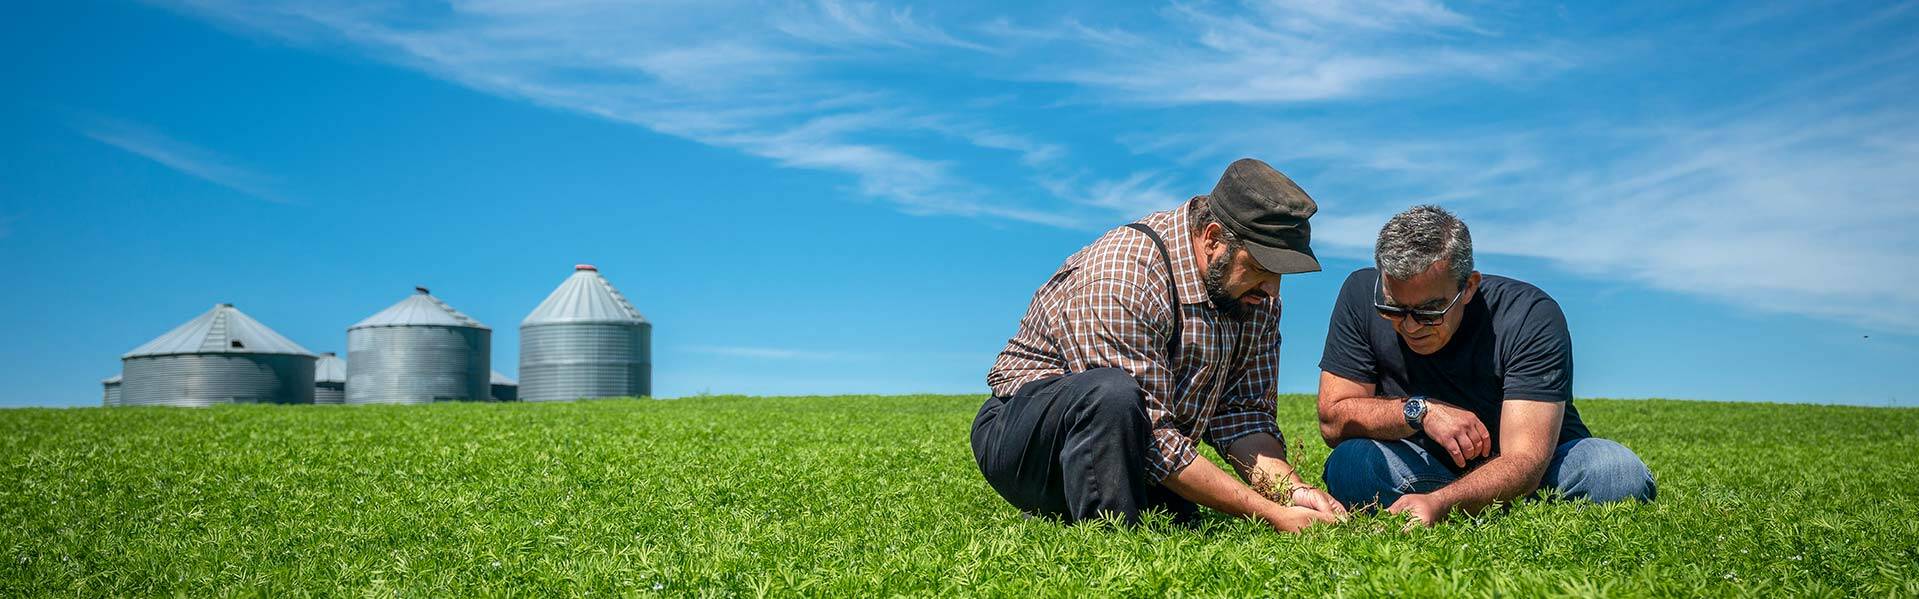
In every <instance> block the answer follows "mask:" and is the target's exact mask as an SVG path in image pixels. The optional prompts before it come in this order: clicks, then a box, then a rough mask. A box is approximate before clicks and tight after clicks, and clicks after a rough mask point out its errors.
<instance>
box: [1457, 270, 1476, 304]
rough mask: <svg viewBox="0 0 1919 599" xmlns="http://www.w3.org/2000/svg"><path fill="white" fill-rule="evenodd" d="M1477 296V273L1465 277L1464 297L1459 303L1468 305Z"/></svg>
mask: <svg viewBox="0 0 1919 599" xmlns="http://www.w3.org/2000/svg"><path fill="white" fill-rule="evenodd" d="M1478 295H1479V271H1477V270H1475V271H1473V274H1470V275H1466V297H1465V299H1463V300H1462V301H1461V302H1460V303H1465V304H1470V303H1472V302H1473V298H1474V297H1477V296H1478Z"/></svg>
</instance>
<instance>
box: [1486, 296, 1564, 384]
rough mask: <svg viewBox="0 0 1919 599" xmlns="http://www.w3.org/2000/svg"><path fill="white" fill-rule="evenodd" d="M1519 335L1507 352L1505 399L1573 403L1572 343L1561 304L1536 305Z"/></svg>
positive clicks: (1546, 300)
mask: <svg viewBox="0 0 1919 599" xmlns="http://www.w3.org/2000/svg"><path fill="white" fill-rule="evenodd" d="M1517 333H1518V334H1516V335H1512V336H1511V337H1510V339H1512V342H1511V343H1512V345H1511V346H1509V347H1507V348H1505V352H1504V353H1505V359H1504V363H1503V364H1502V367H1503V368H1502V370H1503V371H1504V373H1505V374H1504V379H1505V389H1504V391H1505V394H1506V399H1525V400H1532V401H1562V402H1563V401H1570V400H1571V399H1572V398H1573V341H1572V333H1571V332H1570V331H1568V330H1567V328H1566V314H1565V313H1564V312H1562V311H1560V309H1559V303H1558V302H1555V301H1553V300H1552V299H1551V298H1541V299H1540V300H1539V301H1537V302H1534V303H1533V305H1532V309H1531V310H1528V311H1527V313H1526V315H1525V319H1524V320H1523V321H1522V322H1520V324H1519V327H1518V328H1517Z"/></svg>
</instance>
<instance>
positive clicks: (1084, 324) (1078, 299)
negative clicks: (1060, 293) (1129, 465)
mask: <svg viewBox="0 0 1919 599" xmlns="http://www.w3.org/2000/svg"><path fill="white" fill-rule="evenodd" d="M1153 293H1154V292H1152V291H1151V290H1149V289H1148V288H1146V287H1144V286H1141V285H1138V284H1135V283H1131V282H1128V281H1124V280H1119V279H1115V278H1097V279H1092V280H1089V281H1086V282H1085V283H1083V284H1082V285H1081V286H1080V287H1078V288H1077V289H1074V290H1072V292H1070V293H1068V294H1066V297H1065V300H1064V304H1065V305H1064V306H1062V307H1063V308H1064V309H1063V310H1060V311H1059V312H1058V314H1060V318H1061V319H1062V322H1060V323H1059V327H1058V329H1057V330H1061V331H1064V332H1065V333H1066V336H1067V339H1066V343H1063V344H1061V345H1062V348H1061V349H1062V350H1063V352H1062V353H1063V354H1064V356H1063V357H1064V358H1065V362H1066V364H1065V370H1066V371H1067V372H1085V371H1087V370H1091V369H1094V368H1118V369H1121V370H1124V371H1126V372H1127V374H1130V375H1132V376H1133V379H1134V380H1136V381H1138V382H1139V387H1140V389H1141V391H1143V395H1144V397H1143V398H1142V399H1143V400H1144V405H1145V408H1146V416H1147V419H1148V421H1149V422H1150V426H1151V427H1152V438H1153V442H1152V444H1151V448H1150V449H1151V451H1152V455H1149V456H1147V460H1146V473H1147V476H1148V477H1150V478H1151V479H1152V480H1154V481H1161V480H1165V479H1166V478H1167V477H1169V476H1172V475H1173V474H1174V473H1177V472H1179V471H1180V470H1181V469H1184V468H1185V467H1186V466H1187V465H1188V464H1191V463H1192V462H1193V460H1195V459H1198V458H1199V453H1198V451H1196V450H1195V449H1194V443H1193V439H1192V437H1191V436H1189V435H1188V434H1187V433H1185V432H1184V431H1182V430H1180V428H1179V426H1178V424H1177V421H1176V418H1175V417H1174V415H1173V413H1172V412H1171V411H1170V410H1168V409H1167V407H1166V401H1165V399H1166V398H1170V397H1172V396H1173V374H1172V372H1171V371H1170V370H1169V369H1168V368H1167V366H1166V365H1167V356H1166V341H1167V339H1169V338H1170V336H1171V335H1172V322H1171V320H1170V318H1171V317H1172V313H1171V312H1170V311H1168V310H1166V309H1164V308H1163V307H1162V306H1164V305H1165V303H1166V300H1165V297H1164V295H1161V296H1159V297H1153Z"/></svg>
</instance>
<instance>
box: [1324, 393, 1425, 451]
mask: <svg viewBox="0 0 1919 599" xmlns="http://www.w3.org/2000/svg"><path fill="white" fill-rule="evenodd" d="M1405 410H1406V407H1405V398H1402V397H1348V398H1345V399H1341V400H1338V401H1334V402H1331V404H1330V405H1328V406H1327V407H1326V408H1325V409H1322V410H1320V415H1319V435H1320V437H1321V438H1323V439H1325V440H1326V446H1327V447H1337V446H1339V443H1340V442H1341V441H1345V440H1347V439H1381V440H1390V439H1404V438H1406V437H1410V436H1412V434H1413V427H1411V426H1409V425H1407V424H1406V411H1405Z"/></svg>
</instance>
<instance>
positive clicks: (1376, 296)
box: [1373, 279, 1466, 327]
mask: <svg viewBox="0 0 1919 599" xmlns="http://www.w3.org/2000/svg"><path fill="white" fill-rule="evenodd" d="M1464 295H1466V287H1465V286H1464V285H1461V286H1460V287H1459V293H1455V294H1453V301H1450V302H1446V307H1444V308H1440V309H1438V310H1414V309H1412V308H1407V307H1405V306H1395V305H1392V304H1388V303H1386V295H1385V293H1384V292H1383V291H1381V289H1380V286H1379V279H1373V309H1374V310H1378V311H1379V315H1380V316H1383V317H1385V318H1386V320H1399V319H1400V318H1403V317H1406V316H1412V317H1413V322H1417V323H1419V324H1423V325H1426V326H1429V327H1430V326H1436V325H1438V324H1439V323H1442V322H1446V313H1447V312H1451V311H1452V309H1453V304H1457V303H1459V298H1460V297H1461V296H1464Z"/></svg>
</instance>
